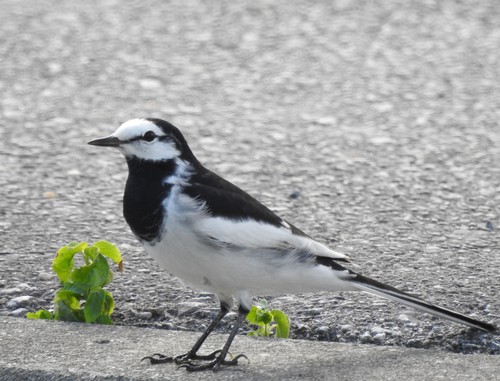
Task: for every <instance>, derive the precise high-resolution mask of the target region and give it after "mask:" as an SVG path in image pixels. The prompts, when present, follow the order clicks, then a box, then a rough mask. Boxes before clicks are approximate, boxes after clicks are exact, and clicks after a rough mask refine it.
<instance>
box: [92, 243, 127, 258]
mask: <svg viewBox="0 0 500 381" xmlns="http://www.w3.org/2000/svg"><path fill="white" fill-rule="evenodd" d="M93 246H94V247H96V248H97V249H98V250H99V253H101V254H102V255H104V256H105V257H108V258H109V259H111V260H112V261H113V262H115V263H120V262H121V261H122V254H121V253H120V250H119V249H118V248H117V247H116V246H115V245H113V244H112V243H111V242H108V241H98V242H96V243H94V245H93Z"/></svg>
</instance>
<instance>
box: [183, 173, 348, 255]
mask: <svg viewBox="0 0 500 381" xmlns="http://www.w3.org/2000/svg"><path fill="white" fill-rule="evenodd" d="M183 193H184V194H185V195H186V196H188V197H189V198H191V199H194V200H197V201H198V202H199V203H200V204H202V207H203V209H204V212H205V218H201V219H198V220H197V221H196V222H195V226H194V227H195V228H196V229H197V231H198V233H199V234H203V235H205V236H206V238H207V239H210V240H212V242H214V243H220V244H221V245H233V246H240V247H244V248H262V249H271V248H276V249H286V248H288V249H299V250H304V249H306V250H307V251H308V252H310V253H311V254H313V255H317V256H321V257H328V258H332V259H337V260H343V261H347V257H346V256H345V255H344V254H342V253H339V252H336V251H333V250H330V249H329V248H327V247H326V246H324V245H322V244H321V243H319V242H318V241H316V240H314V239H313V238H311V237H309V236H308V235H307V234H305V233H304V232H302V231H301V230H299V229H298V228H296V227H295V226H293V225H292V224H290V223H288V222H286V221H285V220H283V219H282V218H280V217H279V216H278V215H276V214H275V213H274V212H273V211H271V210H270V209H268V208H267V207H266V206H264V205H263V204H261V203H260V202H259V201H257V200H256V199H254V198H253V197H252V196H250V195H249V194H248V193H246V192H245V191H243V190H241V189H240V188H238V187H236V186H235V185H234V184H232V183H230V182H228V181H226V180H224V179H223V178H221V177H219V176H218V175H216V174H214V173H212V172H208V173H207V174H205V176H200V177H198V178H194V179H192V181H191V182H190V184H189V185H186V186H185V187H184V189H183Z"/></svg>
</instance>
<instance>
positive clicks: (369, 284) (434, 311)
mask: <svg viewBox="0 0 500 381" xmlns="http://www.w3.org/2000/svg"><path fill="white" fill-rule="evenodd" d="M350 281H351V282H352V283H351V284H352V285H353V286H354V287H356V288H357V289H359V290H361V291H366V292H369V293H371V294H374V295H377V296H380V297H382V298H386V299H390V300H394V301H396V302H399V303H402V304H405V305H407V306H410V307H413V308H415V309H417V310H421V311H424V312H427V313H430V314H431V315H435V316H439V317H441V318H444V319H448V320H451V321H454V322H457V323H461V324H465V325H468V326H470V327H474V328H479V329H481V330H483V331H487V332H495V331H496V330H497V327H495V326H494V325H493V324H490V323H486V322H483V321H480V320H476V319H473V318H471V317H469V316H466V315H463V314H461V313H458V312H455V311H452V310H449V309H447V308H443V307H439V306H436V305H434V304H432V303H429V302H426V301H425V300H422V299H420V298H417V297H416V296H413V295H410V294H407V293H405V292H403V291H399V290H398V289H397V288H395V287H391V286H388V285H385V284H383V283H381V282H378V281H376V280H373V279H370V278H367V277H365V276H363V275H359V274H356V275H355V277H353V278H351V279H350Z"/></svg>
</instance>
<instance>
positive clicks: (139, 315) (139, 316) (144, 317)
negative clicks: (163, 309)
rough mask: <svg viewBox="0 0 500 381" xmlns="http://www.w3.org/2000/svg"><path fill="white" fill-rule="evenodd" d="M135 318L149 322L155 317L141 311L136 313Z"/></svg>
mask: <svg viewBox="0 0 500 381" xmlns="http://www.w3.org/2000/svg"><path fill="white" fill-rule="evenodd" d="M135 317H136V318H137V319H141V320H149V319H151V318H152V317H153V314H152V313H151V312H149V311H140V312H136V313H135Z"/></svg>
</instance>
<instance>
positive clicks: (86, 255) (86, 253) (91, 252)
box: [83, 246, 99, 265]
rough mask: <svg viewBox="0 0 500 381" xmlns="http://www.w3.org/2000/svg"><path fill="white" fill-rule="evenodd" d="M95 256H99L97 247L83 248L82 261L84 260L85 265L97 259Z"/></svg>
mask: <svg viewBox="0 0 500 381" xmlns="http://www.w3.org/2000/svg"><path fill="white" fill-rule="evenodd" d="M97 254H99V249H98V248H97V247H94V246H89V247H87V248H85V250H83V259H85V263H86V264H87V265H88V264H89V263H92V262H93V261H94V260H95V258H96V257H97Z"/></svg>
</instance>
